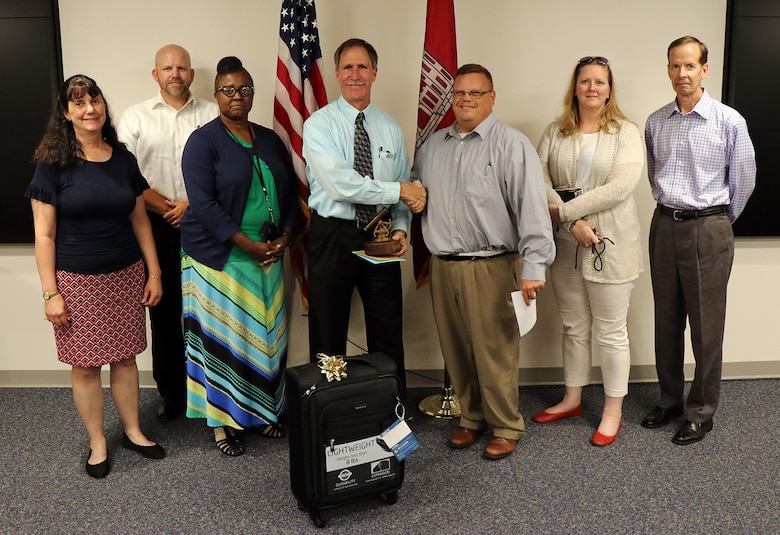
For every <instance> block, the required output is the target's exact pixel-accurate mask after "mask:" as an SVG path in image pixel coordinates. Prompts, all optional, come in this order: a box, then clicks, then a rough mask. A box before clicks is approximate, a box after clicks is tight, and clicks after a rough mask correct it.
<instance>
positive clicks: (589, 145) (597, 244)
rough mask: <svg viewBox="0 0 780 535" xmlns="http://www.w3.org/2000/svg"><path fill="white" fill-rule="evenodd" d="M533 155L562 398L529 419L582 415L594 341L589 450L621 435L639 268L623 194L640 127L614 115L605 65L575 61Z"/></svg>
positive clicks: (635, 173)
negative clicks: (596, 413) (629, 321)
mask: <svg viewBox="0 0 780 535" xmlns="http://www.w3.org/2000/svg"><path fill="white" fill-rule="evenodd" d="M538 152H539V157H540V159H541V161H542V168H543V169H544V175H545V180H546V182H547V200H548V203H549V209H550V217H551V218H552V222H553V225H554V226H555V245H556V247H557V255H556V258H555V262H554V263H553V265H552V267H551V268H550V273H551V279H552V284H553V291H554V292H555V298H556V300H557V301H558V309H559V312H560V316H561V322H562V323H563V373H564V383H565V393H564V397H563V400H562V401H561V402H560V403H558V404H557V405H554V406H552V407H549V408H548V409H546V410H544V411H542V412H540V413H538V414H536V415H535V416H534V417H533V419H534V421H536V422H539V423H548V422H554V421H556V420H560V419H563V418H570V417H576V416H580V415H581V414H582V404H581V398H582V387H583V386H585V385H587V384H588V383H589V382H590V369H591V339H592V337H593V338H595V340H596V343H597V344H598V347H599V350H600V355H601V371H602V375H603V379H604V394H605V396H604V409H603V412H602V415H601V422H600V424H599V427H598V429H597V430H596V432H595V433H594V435H593V436H592V438H591V443H592V444H594V445H597V446H606V445H608V444H611V443H612V442H614V440H615V437H616V436H617V434H618V431H620V427H621V417H622V412H623V398H624V397H625V395H626V394H627V393H628V374H629V368H630V360H631V358H630V351H629V344H628V329H627V327H626V318H627V316H628V306H629V301H630V297H631V290H632V289H633V288H634V281H635V280H636V278H637V277H638V276H639V273H640V272H641V271H642V252H641V245H640V236H639V219H638V217H637V212H636V205H635V204H634V198H633V195H632V193H633V191H634V188H635V187H636V185H637V182H638V181H639V177H640V175H641V173H642V167H643V165H644V152H643V148H642V141H641V138H640V135H639V130H638V129H637V127H636V125H635V124H633V123H631V122H630V121H628V120H627V119H626V118H625V117H624V116H623V114H622V113H621V111H620V109H619V108H618V105H617V102H616V100H615V88H614V83H613V78H612V70H611V69H610V66H609V61H607V59H606V58H603V57H599V56H597V57H591V56H589V57H585V58H582V59H581V60H580V61H579V62H578V63H577V67H576V68H575V69H574V73H573V75H572V79H571V83H570V85H569V90H568V92H567V93H566V97H565V99H564V113H563V115H561V117H559V118H558V119H557V120H556V121H555V122H554V123H552V124H550V125H549V126H548V127H547V128H546V130H545V132H544V135H543V136H542V139H541V141H540V142H539V147H538Z"/></svg>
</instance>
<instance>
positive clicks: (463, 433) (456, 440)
mask: <svg viewBox="0 0 780 535" xmlns="http://www.w3.org/2000/svg"><path fill="white" fill-rule="evenodd" d="M481 432H482V431H479V430H477V429H469V428H467V427H458V428H457V429H456V430H455V431H453V432H452V434H451V435H450V447H451V448H455V449H462V448H468V447H469V446H471V445H472V444H474V442H475V441H476V440H477V436H478V435H479V434H480V433H481Z"/></svg>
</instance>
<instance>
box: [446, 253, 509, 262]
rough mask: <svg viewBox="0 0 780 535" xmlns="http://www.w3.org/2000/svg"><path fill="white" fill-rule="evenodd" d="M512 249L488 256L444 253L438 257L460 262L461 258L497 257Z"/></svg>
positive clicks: (487, 258)
mask: <svg viewBox="0 0 780 535" xmlns="http://www.w3.org/2000/svg"><path fill="white" fill-rule="evenodd" d="M512 253H514V251H502V252H500V253H498V254H494V255H490V256H481V255H459V254H445V255H441V256H440V257H439V258H441V259H442V260H446V261H448V262H449V261H455V262H461V261H463V260H489V259H491V258H498V257H499V256H506V255H508V254H512Z"/></svg>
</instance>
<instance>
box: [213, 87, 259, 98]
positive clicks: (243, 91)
mask: <svg viewBox="0 0 780 535" xmlns="http://www.w3.org/2000/svg"><path fill="white" fill-rule="evenodd" d="M217 91H219V92H221V93H222V94H223V95H225V96H226V97H228V98H233V96H235V94H236V92H237V93H238V94H239V95H241V96H242V97H248V96H249V95H254V94H255V88H254V87H252V86H251V85H242V86H241V87H233V86H232V85H224V86H222V87H220V88H218V89H217Z"/></svg>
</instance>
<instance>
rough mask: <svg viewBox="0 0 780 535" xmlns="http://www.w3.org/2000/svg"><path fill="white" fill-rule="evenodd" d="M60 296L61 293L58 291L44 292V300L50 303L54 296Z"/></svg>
mask: <svg viewBox="0 0 780 535" xmlns="http://www.w3.org/2000/svg"><path fill="white" fill-rule="evenodd" d="M57 295H60V292H59V291H58V290H54V291H53V292H43V300H44V301H48V300H49V299H51V298H52V297H54V296H57Z"/></svg>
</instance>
